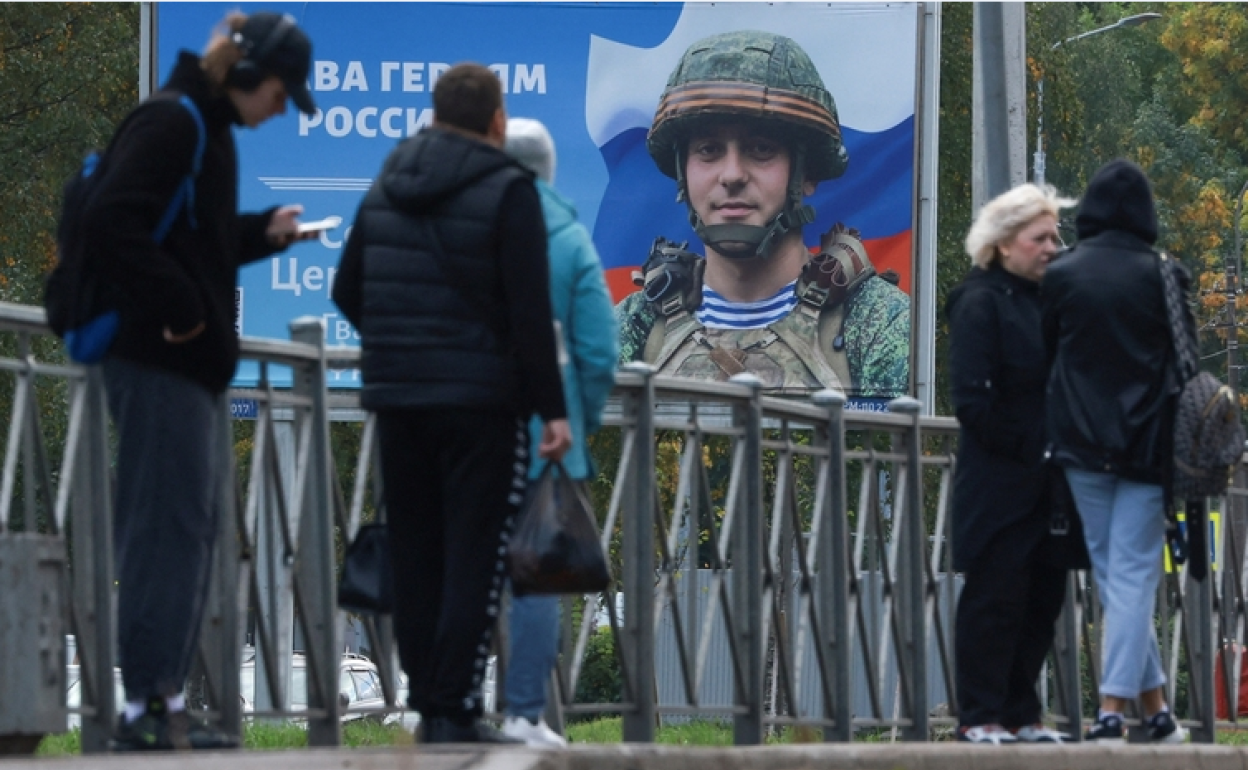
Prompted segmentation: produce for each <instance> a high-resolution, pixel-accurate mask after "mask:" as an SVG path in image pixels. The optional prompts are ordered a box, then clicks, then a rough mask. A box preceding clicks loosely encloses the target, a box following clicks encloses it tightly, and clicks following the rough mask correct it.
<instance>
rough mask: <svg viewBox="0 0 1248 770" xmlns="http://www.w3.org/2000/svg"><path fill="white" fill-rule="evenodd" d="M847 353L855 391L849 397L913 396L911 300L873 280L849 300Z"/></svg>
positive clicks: (886, 283) (895, 288) (846, 335)
mask: <svg viewBox="0 0 1248 770" xmlns="http://www.w3.org/2000/svg"><path fill="white" fill-rule="evenodd" d="M845 353H846V356H847V357H848V359H849V372H850V376H852V377H853V380H854V383H853V389H852V391H853V392H851V393H849V394H847V395H852V396H861V397H873V398H896V397H898V396H904V395H907V394H909V392H910V297H909V296H907V295H906V293H905V292H903V291H902V290H901V289H899V288H897V287H896V286H894V285H893V284H891V283H889V282H888V281H885V280H884V279H882V278H878V277H873V278H870V279H868V280H867V281H865V282H864V283H863V284H862V287H861V288H860V289H859V290H858V291H856V292H855V293H854V295H853V296H852V297H851V298H850V305H849V315H848V316H847V317H846V318H845Z"/></svg>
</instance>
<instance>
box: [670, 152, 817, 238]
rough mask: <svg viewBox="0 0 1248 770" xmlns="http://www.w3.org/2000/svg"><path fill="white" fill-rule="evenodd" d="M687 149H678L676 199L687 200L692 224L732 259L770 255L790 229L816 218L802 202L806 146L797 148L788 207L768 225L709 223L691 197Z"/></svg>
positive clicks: (788, 192) (800, 227)
mask: <svg viewBox="0 0 1248 770" xmlns="http://www.w3.org/2000/svg"><path fill="white" fill-rule="evenodd" d="M683 155H684V153H682V152H681V151H680V149H679V148H677V151H676V190H677V192H676V200H677V201H684V203H685V205H686V206H688V208H689V224H690V226H692V227H693V231H694V232H695V233H697V235H698V238H699V239H701V241H702V243H704V244H706V245H707V247H709V248H712V249H714V250H715V252H716V253H717V254H722V255H723V256H725V257H727V258H729V259H755V258H762V259H767V258H768V257H770V256H771V251H772V248H773V247H774V246H775V245H776V244H777V243H779V242H780V241H781V240H783V239H784V236H785V235H787V234H788V233H789V232H790V231H792V230H794V229H796V230H798V231H800V230H801V229H802V227H804V226H805V225H808V224H810V223H811V222H814V221H815V209H814V207H812V206H809V205H806V204H804V203H802V197H803V196H802V192H803V191H802V183H803V174H802V169H803V168H804V167H805V148H804V147H800V146H799V147H796V148H794V152H793V157H792V160H791V161H790V165H789V184H788V189H787V190H786V199H785V205H784V209H783V210H782V211H781V212H780V213H779V214H776V216H775V218H774V219H772V220H771V222H769V223H768V224H767V225H765V226H764V225H742V224H726V225H708V224H704V223H703V222H702V217H700V216H698V212H697V211H695V210H694V208H693V202H692V201H690V200H689V189H688V183H687V182H686V180H685V173H684V172H685V169H684V166H685V163H684V157H683Z"/></svg>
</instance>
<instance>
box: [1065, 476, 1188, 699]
mask: <svg viewBox="0 0 1248 770" xmlns="http://www.w3.org/2000/svg"><path fill="white" fill-rule="evenodd" d="M1066 478H1067V479H1068V480H1069V481H1070V491H1071V492H1072V493H1073V494H1074V497H1075V504H1076V505H1077V506H1078V507H1079V516H1080V517H1081V518H1082V519H1083V534H1084V539H1085V540H1086V541H1087V544H1088V556H1090V557H1091V559H1092V571H1093V574H1094V575H1095V577H1096V587H1097V592H1098V594H1099V595H1100V599H1101V606H1102V607H1103V608H1104V613H1105V614H1104V625H1105V635H1104V642H1103V644H1104V648H1103V664H1102V672H1101V695H1102V696H1106V695H1109V696H1113V697H1115V698H1126V699H1128V700H1134V699H1135V698H1137V697H1138V696H1139V694H1140V693H1142V692H1146V691H1148V690H1152V689H1154V688H1157V687H1160V686H1161V685H1163V684H1165V683H1166V675H1165V673H1164V672H1163V671H1162V668H1161V653H1160V652H1159V651H1158V649H1157V634H1156V632H1155V630H1154V629H1153V608H1154V606H1155V605H1156V601H1157V584H1158V582H1159V581H1160V580H1161V569H1162V546H1163V544H1164V543H1165V533H1166V518H1165V512H1164V511H1163V509H1162V503H1163V500H1162V489H1161V487H1160V486H1158V485H1156V484H1141V483H1139V482H1135V481H1127V480H1126V479H1121V478H1119V477H1117V476H1114V475H1112V474H1108V473H1092V472H1090V471H1082V470H1075V469H1073V468H1067V469H1066Z"/></svg>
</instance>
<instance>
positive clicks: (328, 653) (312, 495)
mask: <svg viewBox="0 0 1248 770" xmlns="http://www.w3.org/2000/svg"><path fill="white" fill-rule="evenodd" d="M290 337H291V340H293V341H294V342H301V343H304V344H306V345H312V346H313V347H315V348H317V349H318V350H319V351H320V356H319V358H318V359H317V360H316V361H312V362H309V363H306V364H301V365H299V366H295V367H292V369H293V372H292V374H293V378H292V379H293V388H292V390H293V391H294V393H295V394H296V395H300V396H306V397H308V398H310V399H311V401H312V408H311V410H304V409H297V410H296V415H297V417H296V432H299V431H300V428H301V427H302V422H303V421H305V420H307V421H311V426H310V430H308V431H307V435H308V437H309V438H308V440H309V441H310V442H311V446H310V447H309V451H308V453H307V456H308V462H309V463H310V466H309V467H308V468H306V469H304V473H303V476H302V478H303V479H304V483H305V484H306V487H305V488H304V494H303V510H302V511H301V512H300V514H299V515H300V524H299V540H298V543H299V546H298V551H299V559H298V562H297V563H296V565H295V582H296V584H297V585H298V589H297V590H298V602H297V605H296V606H297V607H298V609H299V613H300V616H301V619H302V621H303V627H304V629H305V630H306V631H307V656H308V675H309V678H310V681H309V682H308V710H309V711H319V712H320V713H321V714H323V716H315V717H310V718H309V719H308V745H309V746H337V745H339V744H340V743H341V742H342V727H341V725H340V724H339V722H338V718H339V716H340V714H339V705H338V665H339V655H340V649H341V645H340V644H339V640H338V637H339V636H340V634H339V631H338V594H337V580H336V569H335V562H334V503H333V494H334V492H333V489H334V488H333V484H334V479H333V474H334V458H333V454H332V452H331V450H330V444H329V407H328V394H327V392H326V389H325V380H326V374H325V371H326V370H325V322H324V321H323V320H322V319H320V318H315V317H309V316H305V317H302V318H296V319H295V320H294V321H292V322H291V324H290ZM312 677H315V681H316V684H317V685H318V686H315V687H314V686H312V684H313V682H312V681H311V678H312Z"/></svg>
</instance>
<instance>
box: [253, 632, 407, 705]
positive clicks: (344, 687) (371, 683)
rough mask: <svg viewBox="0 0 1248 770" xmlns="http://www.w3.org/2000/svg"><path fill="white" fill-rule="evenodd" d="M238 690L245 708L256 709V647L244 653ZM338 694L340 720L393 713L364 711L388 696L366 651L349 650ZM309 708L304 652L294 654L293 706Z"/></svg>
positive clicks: (291, 697)
mask: <svg viewBox="0 0 1248 770" xmlns="http://www.w3.org/2000/svg"><path fill="white" fill-rule="evenodd" d="M239 690H240V694H241V695H242V698H243V711H244V712H245V713H249V712H254V711H255V702H256V654H255V650H254V649H252V650H249V651H247V652H245V653H244V660H243V666H242V668H241V669H240V671H239ZM338 698H339V704H340V708H341V713H342V716H341V720H342V721H343V722H350V721H353V720H356V719H366V718H367V719H374V720H376V721H379V722H381V721H385V720H386V718H387V717H388V716H390V715H386V714H380V713H375V714H373V713H362V712H365V711H366V710H370V709H382V708H385V706H386V699H385V696H384V694H383V693H382V689H381V674H380V673H379V672H378V671H377V666H376V664H374V663H373V662H372V661H371V660H369V659H368V658H366V657H364V656H363V655H356V654H354V653H346V654H344V655H343V656H342V660H341V661H340V663H339V666H338ZM307 708H308V659H307V656H305V655H304V654H303V653H299V652H296V653H294V654H293V655H292V656H291V670H290V710H291V711H306V710H307Z"/></svg>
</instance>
